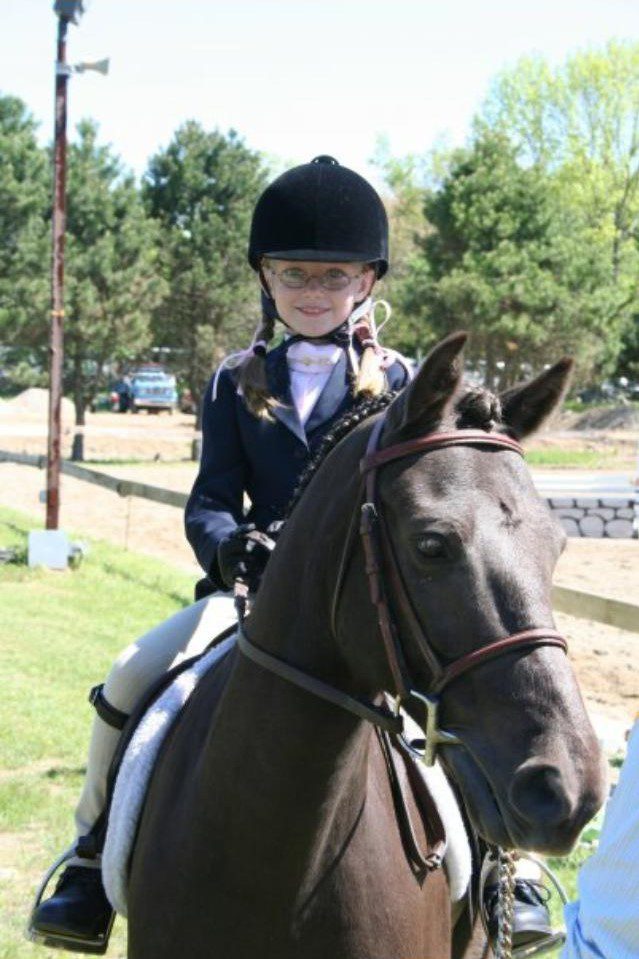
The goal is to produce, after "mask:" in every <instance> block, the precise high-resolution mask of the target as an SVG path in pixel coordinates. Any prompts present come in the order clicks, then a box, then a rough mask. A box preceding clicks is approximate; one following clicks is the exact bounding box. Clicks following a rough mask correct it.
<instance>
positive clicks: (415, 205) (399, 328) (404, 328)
mask: <svg viewBox="0 0 639 959" xmlns="http://www.w3.org/2000/svg"><path fill="white" fill-rule="evenodd" d="M372 164H373V166H374V167H376V168H377V169H378V170H379V172H380V174H381V175H382V177H383V179H384V184H385V187H386V189H385V191H384V196H383V200H384V205H385V207H386V212H387V214H388V226H389V240H390V243H389V245H390V270H389V272H388V274H387V276H386V277H385V278H384V279H383V280H382V282H381V283H380V285H379V287H378V288H377V289H376V291H375V295H376V296H377V297H383V298H384V299H386V300H388V302H389V303H390V304H391V306H392V309H393V316H392V320H391V322H390V323H389V324H388V326H387V327H386V329H385V330H384V334H383V340H384V343H385V344H386V345H388V346H393V347H395V348H396V349H398V350H400V351H401V352H402V353H406V354H408V355H419V354H420V353H421V351H422V349H423V341H424V329H423V317H422V316H416V315H415V314H414V312H413V311H411V310H406V309H405V305H406V304H407V303H408V302H409V296H408V292H409V290H410V288H411V287H412V285H413V284H414V283H415V275H416V273H417V272H419V270H420V266H421V260H422V258H421V248H422V244H423V241H424V240H425V238H426V235H427V232H428V230H429V225H428V223H427V221H426V220H425V218H424V201H425V198H426V186H425V179H426V176H427V161H426V160H424V159H423V158H420V157H417V156H414V155H408V156H405V157H400V158H398V157H393V156H392V154H391V151H390V146H389V143H388V140H387V139H385V138H383V137H382V138H380V139H379V140H378V142H377V147H376V151H375V155H374V157H373V160H372Z"/></svg>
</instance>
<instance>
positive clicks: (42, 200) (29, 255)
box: [0, 95, 50, 370]
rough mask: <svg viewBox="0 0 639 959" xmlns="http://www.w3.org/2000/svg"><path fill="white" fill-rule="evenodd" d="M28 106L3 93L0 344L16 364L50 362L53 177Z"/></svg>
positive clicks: (0, 116) (0, 123)
mask: <svg viewBox="0 0 639 959" xmlns="http://www.w3.org/2000/svg"><path fill="white" fill-rule="evenodd" d="M35 130H36V126H35V123H34V121H33V119H32V117H31V116H30V114H29V113H28V111H27V108H26V107H25V105H24V103H22V101H21V100H19V99H17V98H16V97H11V96H2V95H0V157H2V162H1V163H0V236H1V237H2V243H1V244H0V341H1V342H2V344H3V345H4V346H5V348H10V349H11V355H12V361H13V363H14V364H17V365H19V366H20V368H21V369H22V368H24V369H25V370H26V369H27V367H28V362H27V361H28V358H29V356H30V354H35V355H36V357H39V359H40V362H44V361H45V359H46V352H45V347H46V333H47V328H48V306H49V279H48V278H49V270H48V264H49V249H50V237H49V225H48V220H47V216H48V208H49V204H50V200H49V194H50V174H49V167H48V163H47V156H46V152H45V151H44V150H42V149H41V148H40V147H39V146H38V144H37V142H36V137H35Z"/></svg>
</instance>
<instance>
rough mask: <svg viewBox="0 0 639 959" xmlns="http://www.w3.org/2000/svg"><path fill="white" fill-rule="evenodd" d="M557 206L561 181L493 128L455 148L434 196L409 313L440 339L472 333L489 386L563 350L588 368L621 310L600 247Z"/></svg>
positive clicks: (474, 357)
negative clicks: (586, 240) (523, 160)
mask: <svg viewBox="0 0 639 959" xmlns="http://www.w3.org/2000/svg"><path fill="white" fill-rule="evenodd" d="M556 206H557V205H556V184H555V183H554V182H553V180H552V179H551V178H550V177H549V176H548V175H547V174H546V173H544V172H543V171H542V170H540V169H539V168H537V167H529V168H524V167H522V166H521V165H520V164H519V163H518V160H517V151H516V149H515V148H514V147H513V146H512V144H511V143H510V142H509V140H508V138H507V137H506V136H504V135H502V134H498V133H493V132H491V131H489V130H486V131H484V132H483V134H482V135H481V136H478V138H477V139H476V142H475V144H474V146H473V147H472V149H467V150H461V151H458V152H457V153H456V154H455V157H454V160H453V164H452V168H451V170H450V173H449V175H448V177H447V178H446V179H445V181H444V182H443V184H442V186H441V188H440V189H439V190H436V191H433V192H431V194H430V195H429V197H428V198H427V201H426V205H425V214H426V218H427V220H428V222H429V223H430V224H431V227H432V231H431V232H430V233H429V235H427V237H426V239H425V241H424V243H423V261H422V264H421V269H417V270H415V273H414V280H413V282H412V284H410V285H409V287H408V289H407V300H406V304H405V309H406V310H407V311H408V312H412V313H413V314H414V315H415V316H420V315H421V316H422V317H423V318H424V322H426V323H428V324H429V325H430V327H431V329H432V330H433V332H434V333H435V334H437V335H442V334H445V333H448V332H450V331H451V330H452V329H457V328H460V327H465V328H467V329H469V330H470V331H471V332H472V333H473V337H472V341H471V346H470V354H469V356H470V359H471V362H473V363H474V364H475V365H477V366H480V365H481V364H485V366H484V376H485V382H486V384H487V385H500V386H503V385H507V384H509V383H511V382H512V381H513V380H516V379H517V378H518V377H519V376H520V375H521V373H522V369H523V370H525V369H526V368H527V366H529V365H530V364H532V365H535V366H539V365H540V364H541V363H544V362H548V361H551V360H552V359H554V358H556V356H557V355H558V354H559V353H561V352H571V353H572V354H576V355H577V356H578V357H579V358H580V360H581V362H582V365H589V364H591V363H592V361H593V357H592V353H593V351H594V353H595V354H596V356H597V357H599V356H600V351H601V341H602V337H601V333H602V326H603V327H605V323H604V321H603V320H602V317H603V316H605V317H607V318H608V319H609V317H610V315H611V314H612V313H614V310H615V304H614V302H613V301H614V296H613V297H611V295H610V288H609V287H606V285H605V282H604V280H605V265H606V264H605V262H603V260H604V258H603V257H602V254H601V249H600V248H599V247H597V246H594V247H584V246H583V245H581V244H579V243H578V242H575V241H574V240H573V239H571V233H570V224H569V223H568V222H567V221H566V219H565V218H564V217H562V216H560V215H558V214H557V208H556Z"/></svg>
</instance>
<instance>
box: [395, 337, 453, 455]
mask: <svg viewBox="0 0 639 959" xmlns="http://www.w3.org/2000/svg"><path fill="white" fill-rule="evenodd" d="M467 339H468V334H467V333H464V332H458V333H451V334H450V336H447V337H446V339H444V340H442V341H441V342H440V343H438V344H437V346H435V347H434V348H433V349H432V350H431V352H430V353H429V354H428V356H427V357H426V359H425V360H424V362H423V363H422V365H421V367H420V368H419V370H418V371H417V373H416V375H415V377H414V379H413V380H411V382H410V383H408V384H407V385H406V386H405V387H404V389H403V390H402V392H401V393H400V395H399V396H398V397H397V398H396V399H394V400H393V402H392V403H391V405H390V406H389V408H388V413H387V415H386V426H385V428H384V443H385V445H386V444H387V443H388V442H389V440H390V439H391V438H393V439H396V438H398V436H399V434H401V435H403V436H410V435H411V434H412V433H414V432H420V433H423V432H425V431H426V429H428V428H430V427H432V426H434V425H435V423H437V421H438V420H439V418H440V417H441V414H442V410H443V409H444V407H445V405H446V403H447V402H448V401H449V399H450V398H451V396H452V395H453V393H454V392H455V390H456V389H457V387H458V386H459V383H460V381H461V378H462V375H463V372H464V364H463V359H462V350H463V348H464V344H465V343H466V340H467Z"/></svg>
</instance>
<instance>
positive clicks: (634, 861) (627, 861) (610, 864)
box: [560, 722, 639, 959]
mask: <svg viewBox="0 0 639 959" xmlns="http://www.w3.org/2000/svg"><path fill="white" fill-rule="evenodd" d="M578 891H579V899H578V900H577V902H572V903H569V905H567V906H566V909H565V912H564V916H565V921H566V930H567V938H566V944H565V946H564V948H563V949H562V952H561V955H560V959H639V722H636V723H635V726H634V729H633V731H632V734H631V736H630V741H629V743H628V754H627V756H626V760H625V762H624V765H623V768H622V770H621V775H620V777H619V783H618V785H617V788H616V789H615V791H614V793H613V796H612V799H611V800H610V802H609V803H608V807H607V809H606V815H605V817H604V823H603V828H602V830H601V836H600V839H599V846H598V848H597V850H596V852H595V853H594V854H593V855H592V856H591V857H590V859H589V860H588V861H587V862H586V863H584V865H583V866H582V868H581V869H580V871H579V880H578Z"/></svg>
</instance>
